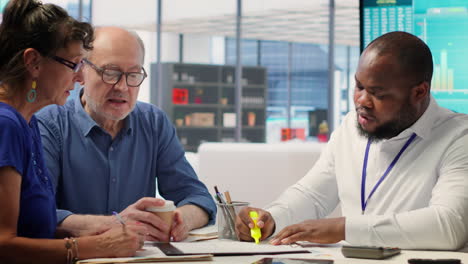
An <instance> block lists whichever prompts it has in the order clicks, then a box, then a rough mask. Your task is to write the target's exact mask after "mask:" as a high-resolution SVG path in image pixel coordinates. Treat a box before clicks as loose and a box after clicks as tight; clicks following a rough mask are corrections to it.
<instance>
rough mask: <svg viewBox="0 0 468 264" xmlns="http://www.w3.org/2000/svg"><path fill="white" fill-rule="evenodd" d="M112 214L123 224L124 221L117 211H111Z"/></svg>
mask: <svg viewBox="0 0 468 264" xmlns="http://www.w3.org/2000/svg"><path fill="white" fill-rule="evenodd" d="M112 214H113V215H115V217H116V218H117V220H119V222H120V223H121V224H122V225H125V221H124V220H123V218H122V216H120V215H119V213H117V212H112Z"/></svg>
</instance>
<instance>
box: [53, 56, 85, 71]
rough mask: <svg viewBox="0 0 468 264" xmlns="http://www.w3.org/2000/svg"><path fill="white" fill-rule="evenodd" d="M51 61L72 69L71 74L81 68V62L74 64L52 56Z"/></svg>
mask: <svg viewBox="0 0 468 264" xmlns="http://www.w3.org/2000/svg"><path fill="white" fill-rule="evenodd" d="M52 59H53V60H55V61H56V62H58V63H60V64H63V65H65V66H67V67H68V68H70V69H72V71H73V72H78V71H79V70H80V69H81V67H83V60H81V61H80V62H78V63H74V62H72V61H69V60H67V59H64V58H62V57H59V56H52Z"/></svg>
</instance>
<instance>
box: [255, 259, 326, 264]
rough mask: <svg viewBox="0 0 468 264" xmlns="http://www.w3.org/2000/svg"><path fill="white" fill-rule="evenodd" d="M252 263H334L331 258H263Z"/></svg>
mask: <svg viewBox="0 0 468 264" xmlns="http://www.w3.org/2000/svg"><path fill="white" fill-rule="evenodd" d="M252 264H333V260H331V259H295V258H262V259H260V260H257V261H255V262H253V263H252Z"/></svg>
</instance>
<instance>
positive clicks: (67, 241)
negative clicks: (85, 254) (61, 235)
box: [65, 237, 73, 264]
mask: <svg viewBox="0 0 468 264" xmlns="http://www.w3.org/2000/svg"><path fill="white" fill-rule="evenodd" d="M72 247H73V246H72V243H70V239H69V238H68V237H67V238H65V248H66V249H67V262H66V263H67V264H73V250H72Z"/></svg>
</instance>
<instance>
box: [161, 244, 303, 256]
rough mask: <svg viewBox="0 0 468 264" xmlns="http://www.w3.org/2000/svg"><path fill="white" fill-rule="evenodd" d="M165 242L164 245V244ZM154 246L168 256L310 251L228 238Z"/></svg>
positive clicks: (296, 247) (295, 247)
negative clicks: (169, 246)
mask: <svg viewBox="0 0 468 264" xmlns="http://www.w3.org/2000/svg"><path fill="white" fill-rule="evenodd" d="M164 244H166V245H164ZM154 245H155V246H156V247H160V249H161V250H162V251H163V252H164V253H165V254H166V255H168V256H171V255H191V254H212V255H215V256H233V255H259V254H283V253H309V252H310V251H308V250H306V249H303V248H301V247H298V246H295V245H294V246H289V245H282V246H273V245H270V244H268V243H267V242H262V243H260V244H255V243H252V242H239V241H230V240H212V241H204V242H199V243H186V242H178V243H177V242H176V243H170V245H171V246H172V247H173V248H175V249H176V250H173V249H171V248H167V243H155V244H154Z"/></svg>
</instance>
